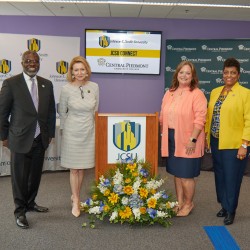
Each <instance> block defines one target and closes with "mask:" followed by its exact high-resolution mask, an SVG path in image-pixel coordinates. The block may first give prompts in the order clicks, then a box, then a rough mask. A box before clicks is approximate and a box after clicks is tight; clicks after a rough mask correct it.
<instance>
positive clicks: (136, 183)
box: [133, 177, 142, 193]
mask: <svg viewBox="0 0 250 250" xmlns="http://www.w3.org/2000/svg"><path fill="white" fill-rule="evenodd" d="M141 182H142V181H141V179H140V178H138V177H137V179H136V181H135V182H134V184H133V190H134V193H137V190H138V188H139V187H140V185H141Z"/></svg>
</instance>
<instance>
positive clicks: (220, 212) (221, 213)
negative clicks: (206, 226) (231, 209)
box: [216, 208, 227, 217]
mask: <svg viewBox="0 0 250 250" xmlns="http://www.w3.org/2000/svg"><path fill="white" fill-rule="evenodd" d="M226 215H227V210H226V209H225V208H222V209H221V210H220V211H219V212H218V213H217V214H216V216H217V217H226Z"/></svg>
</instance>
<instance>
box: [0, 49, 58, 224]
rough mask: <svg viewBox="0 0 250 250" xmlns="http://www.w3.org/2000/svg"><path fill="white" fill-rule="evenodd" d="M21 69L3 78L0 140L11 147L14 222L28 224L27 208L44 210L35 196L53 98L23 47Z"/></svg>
mask: <svg viewBox="0 0 250 250" xmlns="http://www.w3.org/2000/svg"><path fill="white" fill-rule="evenodd" d="M22 66H23V73H21V74H19V75H16V76H13V77H11V78H8V79H6V80H5V81H4V82H3V85H2V89H1V92H0V140H2V141H3V146H5V147H9V149H10V151H11V181H12V190H13V197H14V203H15V211H14V214H15V218H16V223H17V225H18V226H19V227H21V228H28V227H29V224H28V221H27V219H26V212H27V211H36V212H47V211H48V208H46V207H42V206H38V205H37V204H36V202H35V198H36V196H37V192H38V188H39V184H40V180H41V175H42V168H43V161H44V153H45V150H46V149H47V147H48V145H49V143H50V141H51V139H52V138H53V137H54V135H55V121H56V111H55V100H54V92H53V85H52V83H51V81H49V80H47V79H44V78H42V77H39V76H37V72H38V71H39V68H40V58H39V55H38V54H37V53H36V52H34V51H26V52H24V53H23V56H22Z"/></svg>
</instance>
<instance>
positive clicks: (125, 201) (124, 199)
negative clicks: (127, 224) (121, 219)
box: [122, 197, 128, 206]
mask: <svg viewBox="0 0 250 250" xmlns="http://www.w3.org/2000/svg"><path fill="white" fill-rule="evenodd" d="M127 204H128V198H127V197H123V198H122V205H124V206H126V205H127Z"/></svg>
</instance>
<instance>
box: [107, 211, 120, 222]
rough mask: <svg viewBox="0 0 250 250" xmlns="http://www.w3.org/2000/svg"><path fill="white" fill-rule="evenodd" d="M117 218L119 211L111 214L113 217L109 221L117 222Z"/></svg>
mask: <svg viewBox="0 0 250 250" xmlns="http://www.w3.org/2000/svg"><path fill="white" fill-rule="evenodd" d="M117 216H118V213H117V211H114V212H113V213H112V214H111V216H110V218H109V221H113V220H115V219H116V218H117Z"/></svg>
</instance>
